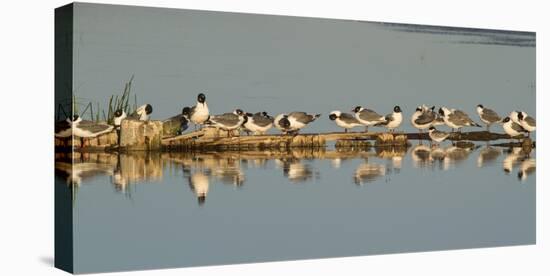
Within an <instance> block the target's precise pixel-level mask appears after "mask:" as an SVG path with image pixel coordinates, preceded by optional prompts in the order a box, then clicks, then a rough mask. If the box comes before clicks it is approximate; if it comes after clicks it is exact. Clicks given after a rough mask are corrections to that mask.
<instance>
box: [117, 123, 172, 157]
mask: <svg viewBox="0 0 550 276" xmlns="http://www.w3.org/2000/svg"><path fill="white" fill-rule="evenodd" d="M161 137H162V122H161V121H138V120H123V121H122V123H121V126H120V145H119V149H121V150H126V151H132V150H160V147H161Z"/></svg>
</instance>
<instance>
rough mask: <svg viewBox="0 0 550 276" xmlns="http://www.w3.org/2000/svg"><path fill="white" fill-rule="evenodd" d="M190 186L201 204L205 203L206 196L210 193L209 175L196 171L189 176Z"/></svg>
mask: <svg viewBox="0 0 550 276" xmlns="http://www.w3.org/2000/svg"><path fill="white" fill-rule="evenodd" d="M188 181H189V188H191V191H193V193H194V194H195V196H196V197H197V202H198V204H199V206H202V205H204V203H205V202H206V196H207V195H208V187H209V184H210V182H209V180H208V176H207V175H205V174H204V173H202V172H196V173H194V174H192V175H191V176H189V177H188Z"/></svg>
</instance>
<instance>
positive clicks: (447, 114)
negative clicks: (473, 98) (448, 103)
mask: <svg viewBox="0 0 550 276" xmlns="http://www.w3.org/2000/svg"><path fill="white" fill-rule="evenodd" d="M439 114H440V115H441V116H442V117H443V120H444V121H445V124H446V125H447V126H448V127H450V128H451V131H453V130H455V129H457V130H458V131H460V129H461V128H463V127H465V126H476V127H481V126H480V125H479V124H477V123H476V122H474V121H473V120H472V119H470V117H469V116H468V114H466V113H465V112H464V111H462V110H458V109H448V108H446V107H441V108H439Z"/></svg>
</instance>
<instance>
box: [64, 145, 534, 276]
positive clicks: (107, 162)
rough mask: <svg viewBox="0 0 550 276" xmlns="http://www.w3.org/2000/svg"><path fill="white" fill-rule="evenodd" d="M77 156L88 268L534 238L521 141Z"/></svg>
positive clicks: (530, 179) (80, 229) (82, 258)
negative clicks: (355, 149) (492, 144)
mask: <svg viewBox="0 0 550 276" xmlns="http://www.w3.org/2000/svg"><path fill="white" fill-rule="evenodd" d="M75 160H76V162H77V163H76V165H75V169H74V170H73V171H72V178H71V177H69V176H68V175H67V172H68V171H65V172H63V171H62V170H58V171H57V176H58V177H60V178H64V179H66V180H67V181H69V182H72V183H74V184H73V185H74V186H73V187H74V190H73V194H74V207H73V208H74V233H75V235H74V242H75V244H74V246H75V250H76V251H75V253H76V254H77V256H78V258H75V262H76V263H75V267H76V268H77V269H78V271H79V272H90V271H107V270H123V269H147V268H158V267H176V266H197V265H212V264H229V263H242V262H260V261H273V260H291V259H303V258H321V257H336V256H351V255H365V254H383V253H398V252H411V251H426V250H443V249H457V248H473V247H490V246H503V245H519V244H532V243H534V242H535V174H534V171H533V169H534V167H532V166H534V160H535V153H534V152H532V153H531V154H530V156H526V155H524V154H523V153H521V152H520V149H519V148H517V149H505V148H497V147H486V146H485V144H480V145H479V146H478V148H475V149H461V148H456V147H453V146H451V145H450V144H449V145H446V146H443V147H441V148H440V147H437V148H430V146H429V145H426V144H425V145H416V144H415V145H414V146H412V147H411V148H409V149H408V150H407V151H406V152H403V151H395V150H386V151H381V150H378V151H375V150H374V149H372V150H368V151H366V150H364V151H359V152H346V151H343V152H337V151H334V150H333V149H328V150H327V151H324V152H318V151H317V152H315V151H311V150H299V151H293V152H289V153H277V152H241V153H238V152H234V153H196V154H190V153H186V154H177V153H171V154H168V153H164V154H141V155H138V154H134V155H125V154H122V155H120V156H117V155H109V154H88V155H85V156H78V155H77V156H75ZM57 165H58V166H57V167H58V168H60V167H63V165H62V163H58V164H57ZM518 174H519V175H520V176H518ZM58 185H62V184H58ZM202 195H205V200H204V201H203V202H202V203H201V202H200V200H199V197H201V196H202Z"/></svg>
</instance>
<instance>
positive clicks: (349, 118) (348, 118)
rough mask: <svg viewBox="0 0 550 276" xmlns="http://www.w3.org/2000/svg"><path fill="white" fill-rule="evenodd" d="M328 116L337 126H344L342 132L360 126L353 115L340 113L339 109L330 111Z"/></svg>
mask: <svg viewBox="0 0 550 276" xmlns="http://www.w3.org/2000/svg"><path fill="white" fill-rule="evenodd" d="M328 118H329V119H330V120H331V121H334V122H335V123H336V125H337V126H339V127H341V128H344V132H348V129H351V128H354V127H358V126H362V124H361V123H360V122H359V121H358V120H357V118H355V116H353V115H351V114H349V113H342V112H340V111H339V110H335V111H332V112H330V115H329V116H328Z"/></svg>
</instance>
